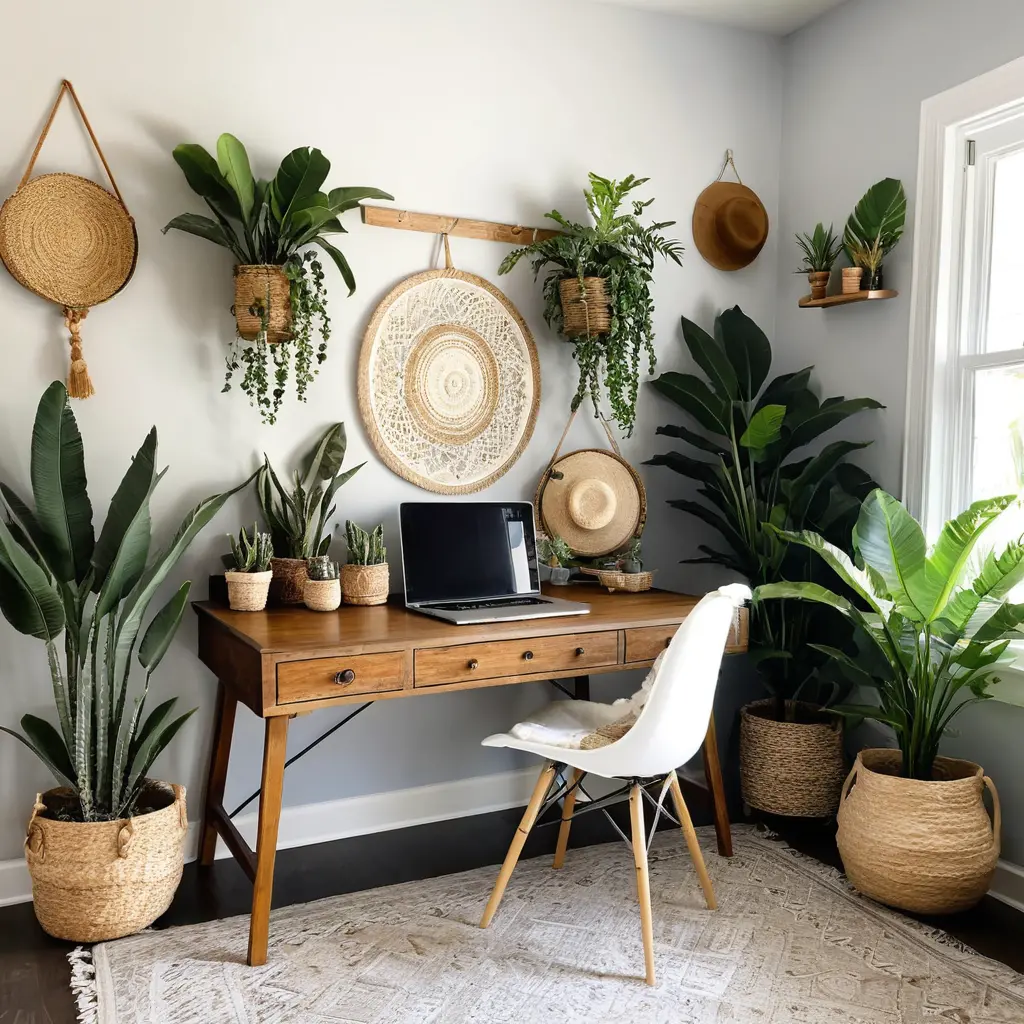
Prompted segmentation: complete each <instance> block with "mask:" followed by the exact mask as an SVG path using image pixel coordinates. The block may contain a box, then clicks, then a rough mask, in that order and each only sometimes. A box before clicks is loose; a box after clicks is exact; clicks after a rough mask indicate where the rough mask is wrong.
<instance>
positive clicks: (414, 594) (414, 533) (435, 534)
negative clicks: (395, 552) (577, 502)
mask: <svg viewBox="0 0 1024 1024" xmlns="http://www.w3.org/2000/svg"><path fill="white" fill-rule="evenodd" d="M399 517H400V521H401V529H402V565H403V568H404V570H405V599H406V601H407V602H408V603H409V604H423V603H424V602H438V601H476V600H487V599H490V598H500V597H515V596H516V595H519V594H536V593H538V592H539V591H540V581H539V578H538V575H537V550H536V539H535V536H534V529H533V506H532V505H531V504H530V503H529V502H528V501H512V502H505V503H502V502H491V501H458V502H456V501H429V502H428V501H405V502H402V504H401V507H400V509H399Z"/></svg>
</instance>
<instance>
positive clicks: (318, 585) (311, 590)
mask: <svg viewBox="0 0 1024 1024" xmlns="http://www.w3.org/2000/svg"><path fill="white" fill-rule="evenodd" d="M306 572H307V575H308V578H307V579H306V582H305V583H304V584H303V587H302V599H303V600H304V601H305V603H306V607H307V608H309V609H310V611H314V612H333V611H335V610H336V609H337V608H338V606H339V605H340V604H341V581H340V580H339V578H338V563H337V562H332V561H331V556H330V555H314V556H313V557H312V558H311V559H309V561H308V562H307V563H306Z"/></svg>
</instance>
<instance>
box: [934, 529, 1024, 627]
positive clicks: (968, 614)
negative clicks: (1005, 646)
mask: <svg viewBox="0 0 1024 1024" xmlns="http://www.w3.org/2000/svg"><path fill="white" fill-rule="evenodd" d="M1022 582H1024V544H1018V543H1012V544H1010V545H1009V546H1008V547H1007V548H1006V550H1005V551H1003V552H1001V553H1000V554H998V555H997V554H996V553H995V552H994V551H990V552H989V553H988V555H987V556H986V557H985V560H984V561H983V562H982V564H981V570H980V572H979V573H978V575H977V576H976V577H975V578H974V580H972V581H971V584H970V586H967V587H962V588H961V589H959V590H957V591H955V592H954V594H953V596H952V597H951V598H950V600H949V601H947V603H946V604H945V605H944V606H943V608H942V610H941V612H939V615H938V618H939V621H940V622H941V623H942V624H943V626H944V627H945V628H946V629H950V630H953V631H954V634H959V633H961V632H962V631H963V630H964V629H965V628H966V627H967V624H968V622H970V620H971V619H972V617H973V616H974V614H975V612H976V611H977V609H978V606H979V605H980V604H981V602H982V601H1001V600H1002V599H1003V598H1004V597H1006V596H1007V595H1008V594H1009V593H1010V592H1011V591H1012V590H1013V589H1014V588H1015V587H1017V586H1018V585H1019V584H1020V583H1022Z"/></svg>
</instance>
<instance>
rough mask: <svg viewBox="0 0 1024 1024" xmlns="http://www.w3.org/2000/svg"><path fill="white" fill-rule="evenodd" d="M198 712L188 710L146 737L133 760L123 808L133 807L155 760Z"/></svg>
mask: <svg viewBox="0 0 1024 1024" xmlns="http://www.w3.org/2000/svg"><path fill="white" fill-rule="evenodd" d="M195 713H196V709H195V708H193V709H192V710H191V711H186V712H185V714H183V715H182V716H181V717H180V718H176V719H175V720H174V721H173V722H171V724H170V725H168V726H167V727H166V728H164V729H163V730H161V731H155V732H153V733H152V734H150V735H149V736H147V737H146V740H145V742H143V743H142V744H141V745H140V746H139V749H138V752H137V753H136V755H135V758H134V759H133V760H132V766H131V771H130V774H129V776H128V781H127V783H126V785H125V787H124V790H123V791H122V797H121V806H122V808H125V807H131V806H132V804H134V803H135V799H136V797H137V796H138V792H139V788H140V787H141V785H142V782H143V780H144V779H145V777H146V774H147V773H148V772H149V769H150V768H151V767H152V765H153V762H154V761H155V760H156V759H157V758H158V757H159V756H160V754H161V753H162V752H163V750H164V748H165V747H166V746H167V745H168V744H169V743H170V742H171V740H173V739H174V737H175V736H176V735H177V734H178V731H179V730H180V729H181V727H182V726H183V725H184V724H185V723H186V722H187V721H188V720H189V719H190V718H191V717H192V716H193V715H194V714H195Z"/></svg>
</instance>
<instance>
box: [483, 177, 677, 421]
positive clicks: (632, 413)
mask: <svg viewBox="0 0 1024 1024" xmlns="http://www.w3.org/2000/svg"><path fill="white" fill-rule="evenodd" d="M647 181H648V179H647V178H637V177H634V176H633V175H632V174H631V175H629V176H628V177H626V178H624V179H623V180H622V181H613V180H611V179H609V178H602V177H600V176H599V175H597V174H591V175H590V188H589V189H587V190H585V191H584V193H583V194H584V196H585V197H586V202H587V209H588V210H589V212H590V215H591V218H592V219H593V222H594V223H593V224H578V223H576V222H574V221H570V220H568V219H567V218H566V217H563V216H562V214H560V213H559V212H558V211H557V210H552V211H551V212H550V213H549V214H547V216H548V217H549V218H551V219H552V220H553V221H555V223H556V224H558V225H559V227H560V228H561V232H560V233H559V234H557V235H555V236H554V237H552V238H549V239H544V240H542V241H539V242H534V243H533V244H532V245H528V246H524V247H523V248H520V249H515V250H514V251H513V252H510V253H509V254H508V256H506V257H505V259H504V260H503V261H502V263H501V266H500V267H499V268H498V273H499V274H507V273H509V272H510V271H511V270H512V269H513V268H514V267H515V266H516V264H517V263H518V262H519V261H520V260H521V259H523V258H524V257H528V258H529V259H530V262H531V263H532V265H533V273H534V277H535V278H536V277H538V276H539V275H540V273H541V271H542V270H544V269H545V268H548V272H547V276H546V277H545V279H544V285H543V294H544V319H545V320H546V321H547V323H548V325H549V326H550V327H552V328H553V329H554V330H556V331H559V332H560V333H562V334H564V335H566V337H568V338H569V340H570V341H571V342H572V343H573V346H574V348H573V356H574V358H575V359H576V362H577V364H578V366H579V383H578V385H577V388H576V394H575V395H574V396H573V400H572V408H573V410H576V409H578V408H579V406H580V404H581V403H582V402H583V400H584V399H585V398H586V397H587V396H588V395H589V396H590V399H591V401H592V402H593V405H594V411H595V414H599V413H600V407H601V380H602V373H603V377H604V387H605V391H606V393H607V396H608V403H609V405H610V407H611V413H612V418H613V419H614V420H615V421H616V422H617V423H618V425H619V427H620V428H621V430H622V431H623V432H624V433H625V434H626V435H627V436H628V435H630V434H631V433H632V432H633V423H634V421H635V418H636V401H637V394H638V389H639V384H640V359H641V356H642V355H646V357H647V361H648V372H650V373H653V372H654V368H655V354H654V325H653V315H654V300H653V299H652V297H651V282H652V281H653V277H654V264H655V258H656V257H657V256H662V257H665V258H667V259H671V260H673V261H674V262H675V263H677V264H681V263H682V254H683V247H682V245H680V244H679V242H677V241H674V240H672V239H668V238H665V237H664V236H663V235H662V234H661V232H662V231H663V230H664V229H665V228H667V227H671V226H672V225H673V224H674V223H675V221H662V222H661V223H655V224H650V225H646V226H645V225H644V224H642V223H641V222H640V217H641V215H642V214H643V212H644V211H645V210H646V209H647V208H648V207H649V206H650V205H651V203H653V202H654V200H653V199H648V200H646V201H640V200H632V202H631V209H630V212H626V213H623V212H620V211H621V207H622V205H623V203H624V202H626V199H627V196H628V195H629V193H630V192H632V191H633V190H634V189H637V188H639V187H640V186H642V185H644V184H645V183H646V182H647Z"/></svg>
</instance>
